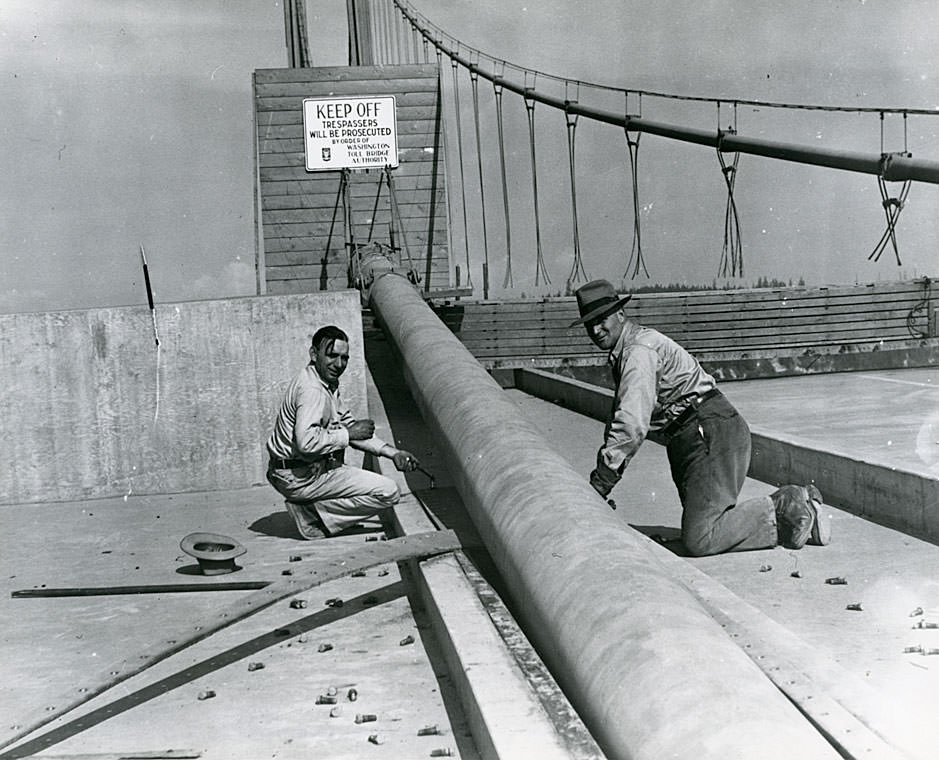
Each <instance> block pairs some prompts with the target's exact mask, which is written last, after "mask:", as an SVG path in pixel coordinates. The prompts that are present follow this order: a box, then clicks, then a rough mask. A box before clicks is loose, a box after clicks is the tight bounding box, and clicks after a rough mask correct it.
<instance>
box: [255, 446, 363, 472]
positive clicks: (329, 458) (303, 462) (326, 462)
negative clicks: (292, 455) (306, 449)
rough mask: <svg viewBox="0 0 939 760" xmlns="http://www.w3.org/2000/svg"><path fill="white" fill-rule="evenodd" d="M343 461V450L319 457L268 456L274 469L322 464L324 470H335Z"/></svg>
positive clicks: (290, 468) (289, 468)
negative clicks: (309, 458) (310, 458)
mask: <svg viewBox="0 0 939 760" xmlns="http://www.w3.org/2000/svg"><path fill="white" fill-rule="evenodd" d="M344 461H345V452H344V451H334V452H333V453H331V454H327V455H326V456H324V457H322V458H320V459H314V460H307V459H280V458H278V457H271V458H270V467H271V468H272V469H274V470H293V469H296V468H298V467H318V466H322V467H323V469H324V470H335V469H336V468H337V467H341V466H342V464H343V462H344Z"/></svg>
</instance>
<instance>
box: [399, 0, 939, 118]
mask: <svg viewBox="0 0 939 760" xmlns="http://www.w3.org/2000/svg"><path fill="white" fill-rule="evenodd" d="M392 1H393V2H394V5H395V6H396V7H397V9H398V11H399V12H400V13H401V14H402V15H403V16H405V17H406V18H408V19H410V20H411V21H413V22H414V23H415V24H416V25H417V28H418V29H419V30H420V31H421V33H422V34H426V35H428V38H431V37H433V35H432V34H431V32H432V31H433V32H436V34H437V37H438V38H441V37H447V38H448V39H449V40H451V41H454V42H456V39H455V38H454V37H452V36H451V35H449V34H447V33H446V32H444V31H443V30H442V29H441V28H440V27H438V26H436V25H435V24H434V23H433V22H431V21H430V20H429V19H428V18H427V17H426V16H423V15H422V14H420V13H418V12H417V11H416V10H414V8H413V6H412V5H411V4H410V3H408V2H405V0H392ZM460 44H461V46H462V47H463V48H465V49H466V50H468V51H470V52H471V53H473V54H475V55H476V56H477V57H481V58H485V59H487V60H489V61H491V62H492V63H494V64H495V63H499V64H501V65H503V66H506V67H508V68H510V69H513V70H514V71H517V72H519V73H523V72H524V73H525V74H527V75H533V76H537V77H539V78H541V79H549V80H552V81H555V82H558V83H560V84H565V85H566V84H574V85H577V86H578V87H581V88H586V89H591V90H600V91H605V92H611V93H626V94H632V95H639V96H645V97H647V98H661V99H664V100H684V101H689V102H696V103H718V102H723V103H735V104H737V105H742V106H753V107H754V108H778V109H791V110H800V111H831V112H841V113H893V114H904V115H913V116H939V111H937V110H936V109H935V108H903V107H895V108H880V107H874V106H870V107H864V106H833V105H822V104H810V103H791V102H785V101H772V100H754V99H745V98H718V97H713V96H704V95H682V94H679V93H670V92H662V91H659V90H646V89H641V88H626V87H614V86H612V85H604V84H599V83H597V82H587V81H582V80H577V79H571V78H570V77H562V76H558V75H556V74H550V73H546V72H544V71H539V70H538V69H532V68H530V67H526V66H519V65H518V64H514V63H511V62H509V61H503V60H502V59H499V58H496V57H494V56H490V55H488V54H486V53H483V52H481V51H479V50H476V49H475V48H471V47H470V46H468V45H466V44H465V43H460Z"/></svg>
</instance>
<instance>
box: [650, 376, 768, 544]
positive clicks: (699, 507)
mask: <svg viewBox="0 0 939 760" xmlns="http://www.w3.org/2000/svg"><path fill="white" fill-rule="evenodd" d="M667 450H668V461H669V464H670V465H671V470H672V480H673V481H674V482H675V485H676V487H677V488H678V496H679V498H680V499H681V505H682V516H681V534H682V540H683V541H684V544H685V546H686V548H687V549H688V551H689V552H690V553H691V554H692V555H694V556H696V557H700V556H704V555H708V554H720V553H721V552H728V551H745V550H747V549H763V548H767V547H772V546H775V545H776V542H777V534H776V510H775V507H774V505H773V501H772V499H771V498H770V497H769V496H760V497H757V498H754V499H747V500H746V501H742V502H739V503H738V502H737V497H738V495H739V494H740V489H741V488H742V487H743V482H744V480H745V479H746V477H747V471H748V470H749V468H750V428H749V427H748V426H747V423H746V421H745V420H744V419H743V417H741V416H740V413H739V412H738V411H737V410H736V409H735V408H734V406H733V404H731V403H730V402H729V401H728V400H727V399H726V398H724V396H723V395H721V394H718V395H716V396H714V397H712V398H709V399H707V400H706V401H704V402H703V403H702V404H701V406H700V407H698V410H697V413H696V414H694V415H692V416H691V417H690V418H689V419H688V420H687V421H686V422H685V423H684V424H683V425H681V427H680V428H679V429H678V430H676V431H674V433H673V434H672V435H671V437H670V438H669V440H668V443H667Z"/></svg>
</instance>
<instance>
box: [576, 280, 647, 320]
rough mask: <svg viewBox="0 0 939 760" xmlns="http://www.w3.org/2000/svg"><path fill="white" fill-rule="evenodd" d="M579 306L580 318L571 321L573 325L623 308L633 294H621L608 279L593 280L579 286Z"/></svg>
mask: <svg viewBox="0 0 939 760" xmlns="http://www.w3.org/2000/svg"><path fill="white" fill-rule="evenodd" d="M576 296H577V308H578V309H579V310H580V319H577V320H574V321H573V322H571V324H570V326H571V327H576V326H577V325H582V324H584V323H585V322H590V321H592V320H594V319H602V318H603V317H605V316H607V315H608V314H612V313H613V312H614V311H616V310H617V309H619V308H622V307H623V306H624V305H625V304H626V302H627V301H628V300H629V299H630V298H632V295H631V294H630V295H625V296H624V295H620V294H619V293H617V292H616V290H615V289H614V288H613V285H612V283H610V282H609V281H607V280H592V281H591V282H588V283H587V284H586V285H581V286H580V287H579V288H577V293H576Z"/></svg>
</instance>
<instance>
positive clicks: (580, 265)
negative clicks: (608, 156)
mask: <svg viewBox="0 0 939 760" xmlns="http://www.w3.org/2000/svg"><path fill="white" fill-rule="evenodd" d="M564 116H565V118H566V119H567V156H568V159H569V161H570V166H571V215H572V217H573V222H574V266H573V267H572V268H571V273H570V274H569V275H568V277H567V289H568V290H573V285H574V283H576V282H579V281H580V277H581V275H583V278H584V280H586V279H587V272H586V270H584V262H583V260H582V259H581V257H580V233H579V231H578V229H577V172H576V168H575V164H574V140H575V137H576V132H577V114H572V113H571V112H570V111H565V112H564Z"/></svg>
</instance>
